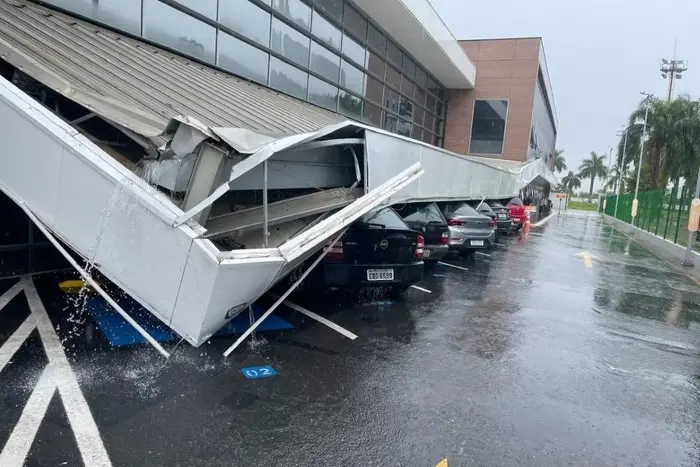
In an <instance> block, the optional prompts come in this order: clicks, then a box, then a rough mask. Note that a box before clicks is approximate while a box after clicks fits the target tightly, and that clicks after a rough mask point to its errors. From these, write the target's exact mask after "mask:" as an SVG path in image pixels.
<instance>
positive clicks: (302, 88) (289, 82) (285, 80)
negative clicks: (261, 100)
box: [270, 57, 309, 99]
mask: <svg viewBox="0 0 700 467" xmlns="http://www.w3.org/2000/svg"><path fill="white" fill-rule="evenodd" d="M308 76H309V74H308V73H305V72H303V71H301V70H300V69H299V68H296V67H293V66H292V65H289V64H287V63H284V62H283V61H282V60H279V59H277V58H275V57H270V86H272V87H273V88H275V89H279V90H280V91H282V92H286V93H287V94H291V95H292V96H296V97H298V98H300V99H306V88H307V86H308Z"/></svg>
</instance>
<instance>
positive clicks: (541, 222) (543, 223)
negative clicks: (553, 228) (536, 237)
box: [530, 213, 554, 227]
mask: <svg viewBox="0 0 700 467" xmlns="http://www.w3.org/2000/svg"><path fill="white" fill-rule="evenodd" d="M553 215H554V213H552V214H550V215H548V216H547V217H545V218H544V219H542V220H540V221H537V222H536V223H535V224H530V227H542V226H543V225H545V224H546V223H547V222H549V219H551V218H552V216H553Z"/></svg>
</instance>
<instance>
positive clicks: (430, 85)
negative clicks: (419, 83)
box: [428, 76, 438, 94]
mask: <svg viewBox="0 0 700 467" xmlns="http://www.w3.org/2000/svg"><path fill="white" fill-rule="evenodd" d="M428 91H430V92H432V93H433V94H436V93H437V92H438V84H437V83H436V82H435V80H434V79H433V78H431V77H430V76H428Z"/></svg>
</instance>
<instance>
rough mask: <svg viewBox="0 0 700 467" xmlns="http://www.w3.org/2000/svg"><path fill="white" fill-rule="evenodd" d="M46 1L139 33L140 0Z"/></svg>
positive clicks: (133, 32)
mask: <svg viewBox="0 0 700 467" xmlns="http://www.w3.org/2000/svg"><path fill="white" fill-rule="evenodd" d="M47 3H51V4H53V5H56V6H59V7H61V8H64V9H66V10H68V11H73V12H75V13H78V14H79V15H82V16H86V17H88V18H92V19H94V20H96V21H99V22H101V23H104V24H109V25H110V26H114V27H116V28H119V29H123V30H124V31H127V32H130V33H132V34H136V35H140V34H141V0H101V1H100V2H99V3H98V2H95V1H94V0H47Z"/></svg>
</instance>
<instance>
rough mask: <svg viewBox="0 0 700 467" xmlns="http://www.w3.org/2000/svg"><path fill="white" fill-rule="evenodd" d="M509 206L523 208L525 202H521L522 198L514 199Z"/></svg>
mask: <svg viewBox="0 0 700 467" xmlns="http://www.w3.org/2000/svg"><path fill="white" fill-rule="evenodd" d="M508 204H514V205H515V206H523V202H522V201H521V200H520V198H513V199H511V200H510V201H509V202H508Z"/></svg>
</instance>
